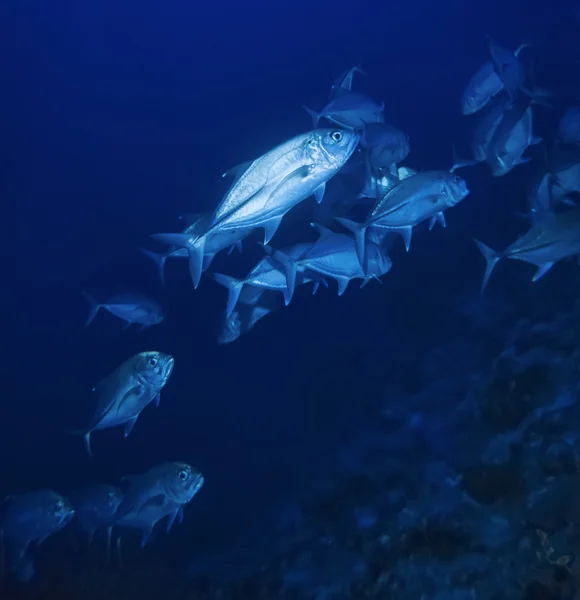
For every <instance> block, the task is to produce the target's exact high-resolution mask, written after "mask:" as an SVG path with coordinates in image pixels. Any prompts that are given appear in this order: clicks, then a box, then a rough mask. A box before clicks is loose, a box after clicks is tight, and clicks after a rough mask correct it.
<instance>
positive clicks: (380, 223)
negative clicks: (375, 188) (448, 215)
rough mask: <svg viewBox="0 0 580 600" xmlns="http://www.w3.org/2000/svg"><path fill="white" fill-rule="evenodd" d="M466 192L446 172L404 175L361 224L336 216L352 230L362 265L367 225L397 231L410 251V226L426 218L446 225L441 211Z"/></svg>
mask: <svg viewBox="0 0 580 600" xmlns="http://www.w3.org/2000/svg"><path fill="white" fill-rule="evenodd" d="M468 195H469V189H468V188H467V184H466V183H465V181H464V180H463V179H462V178H461V177H458V176H457V175H453V173H450V172H449V171H423V172H420V173H417V174H416V175H413V176H411V177H407V178H406V179H404V180H403V181H401V182H400V183H399V184H398V185H396V187H394V188H393V189H392V190H391V191H390V192H388V193H387V194H386V195H385V197H384V198H382V199H381V200H380V201H379V202H378V203H377V204H376V205H375V207H374V208H373V210H372V211H371V213H370V214H369V216H368V217H367V219H366V220H365V221H364V222H363V223H355V222H354V221H350V220H349V219H342V218H338V219H337V221H338V222H339V223H341V224H342V225H343V226H344V227H346V228H347V229H349V230H350V231H352V232H353V234H354V236H355V242H356V249H357V254H358V257H359V260H360V261H361V264H364V260H365V258H364V257H365V237H366V232H367V229H368V228H369V227H382V228H385V229H391V230H394V231H396V232H397V233H399V234H400V235H401V236H402V237H403V240H404V242H405V248H406V249H407V250H409V247H410V244H411V234H412V231H413V227H415V226H416V225H418V224H419V223H421V222H422V221H425V220H429V221H430V227H432V226H433V225H434V224H435V222H436V221H439V222H440V223H441V225H443V226H444V225H445V217H444V215H443V213H444V211H445V210H447V209H448V208H451V207H453V206H455V205H456V204H457V203H458V202H460V201H461V200H463V199H464V198H466V197H467V196H468Z"/></svg>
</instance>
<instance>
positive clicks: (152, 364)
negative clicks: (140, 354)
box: [147, 356, 159, 367]
mask: <svg viewBox="0 0 580 600" xmlns="http://www.w3.org/2000/svg"><path fill="white" fill-rule="evenodd" d="M158 362H159V360H158V359H157V357H156V356H152V357H151V358H150V359H149V360H148V361H147V364H148V365H149V366H150V367H156V366H157V363H158Z"/></svg>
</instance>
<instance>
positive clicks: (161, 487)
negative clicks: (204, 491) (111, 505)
mask: <svg viewBox="0 0 580 600" xmlns="http://www.w3.org/2000/svg"><path fill="white" fill-rule="evenodd" d="M123 481H125V482H128V483H129V489H128V490H127V492H126V493H125V496H124V498H123V501H122V503H121V505H120V506H119V509H118V511H117V522H119V520H120V519H123V518H124V517H126V516H127V515H129V514H132V515H133V518H135V517H137V516H138V515H139V514H140V513H141V511H143V510H145V509H146V508H147V505H148V503H149V502H151V501H152V499H154V498H156V497H158V496H163V497H164V498H166V499H167V500H168V501H170V502H172V503H175V504H176V505H178V506H181V505H184V504H187V503H188V502H190V501H191V499H192V498H193V497H194V496H195V495H196V494H197V492H199V490H200V489H201V487H202V485H203V483H204V477H203V475H202V474H201V473H200V472H199V471H198V470H197V469H194V468H193V467H192V466H191V465H188V464H186V463H180V462H168V463H163V464H161V465H158V466H156V467H153V468H152V469H149V471H147V472H146V473H143V474H141V475H129V476H127V477H124V478H123ZM175 512H177V509H176V511H175Z"/></svg>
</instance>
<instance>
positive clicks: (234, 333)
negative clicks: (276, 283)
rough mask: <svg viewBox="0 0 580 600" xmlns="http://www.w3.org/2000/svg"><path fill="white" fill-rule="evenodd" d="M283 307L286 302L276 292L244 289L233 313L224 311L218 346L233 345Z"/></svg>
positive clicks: (248, 287)
mask: <svg viewBox="0 0 580 600" xmlns="http://www.w3.org/2000/svg"><path fill="white" fill-rule="evenodd" d="M283 306H284V302H283V301H282V299H281V297H280V295H279V294H278V293H276V292H272V291H264V290H262V289H260V288H256V287H250V286H247V287H244V289H243V290H242V292H241V294H240V296H239V298H238V302H237V304H236V308H235V309H234V310H233V312H232V313H231V314H230V315H227V314H226V312H227V311H224V315H223V317H222V320H221V324H220V327H219V331H218V337H217V342H218V344H220V345H223V344H231V343H232V342H234V341H235V340H237V339H238V338H239V337H241V336H242V335H245V334H246V333H248V332H249V331H251V330H252V329H253V328H254V326H255V325H256V323H257V322H258V321H260V320H261V319H263V318H264V317H266V316H267V315H269V314H271V313H273V312H275V311H277V310H279V309H280V308H282V307H283Z"/></svg>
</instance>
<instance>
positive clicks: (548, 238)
mask: <svg viewBox="0 0 580 600" xmlns="http://www.w3.org/2000/svg"><path fill="white" fill-rule="evenodd" d="M475 243H476V244H477V247H478V248H479V250H480V252H481V253H482V254H483V257H484V258H485V260H486V269H485V274H484V276H483V282H482V284H481V292H482V293H483V291H484V290H485V288H486V286H487V282H488V281H489V278H490V276H491V274H492V272H493V270H494V269H495V266H496V265H497V263H498V262H499V261H500V260H501V259H502V258H510V259H514V260H521V261H523V262H528V263H531V264H533V265H535V266H536V267H537V270H536V272H535V274H534V277H533V278H532V281H534V282H535V281H538V279H540V278H541V277H542V276H544V275H545V274H546V273H547V272H548V271H549V270H550V269H551V268H552V267H553V266H554V264H555V263H557V262H558V261H560V260H562V259H564V258H567V257H569V256H578V255H580V208H575V209H572V210H567V211H564V212H560V213H555V214H553V215H550V216H547V217H546V218H545V219H542V220H540V221H538V222H536V223H534V224H533V225H532V226H531V228H530V229H529V230H528V232H527V233H525V234H524V235H523V236H522V237H520V238H519V239H518V240H516V241H515V242H514V243H513V244H512V245H511V246H509V247H508V248H506V249H505V250H504V251H503V252H496V251H495V250H492V249H491V248H488V247H487V246H486V245H485V244H483V243H481V242H480V241H479V240H475Z"/></svg>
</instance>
